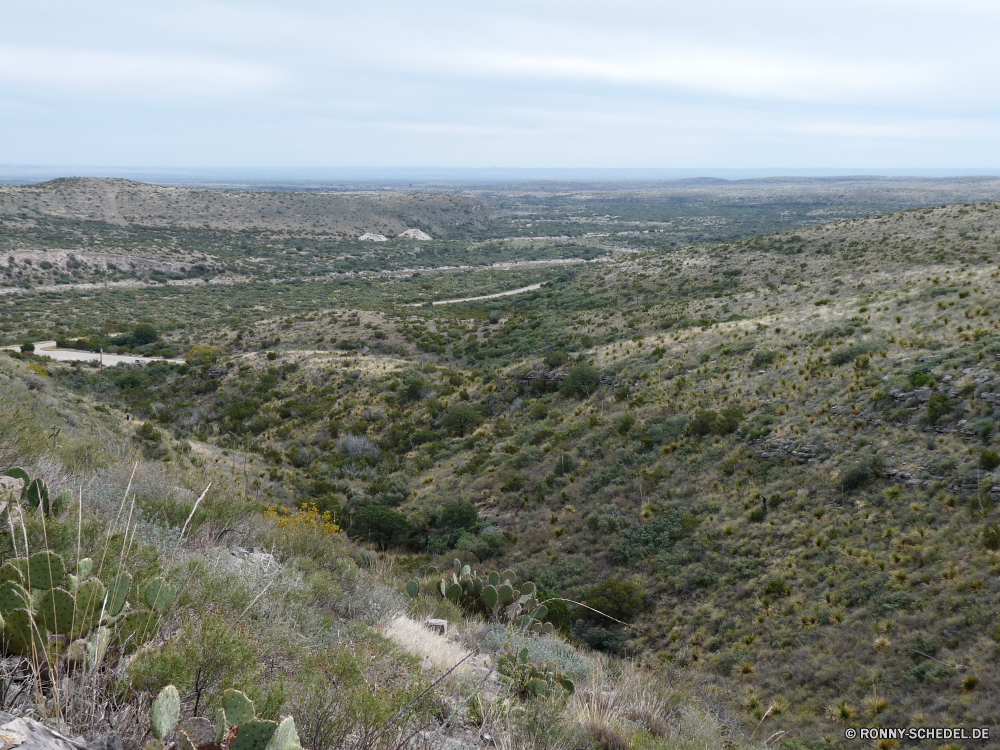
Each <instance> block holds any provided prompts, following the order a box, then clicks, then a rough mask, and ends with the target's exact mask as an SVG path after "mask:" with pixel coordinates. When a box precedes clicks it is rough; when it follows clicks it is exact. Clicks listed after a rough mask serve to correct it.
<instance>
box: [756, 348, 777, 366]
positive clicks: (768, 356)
mask: <svg viewBox="0 0 1000 750" xmlns="http://www.w3.org/2000/svg"><path fill="white" fill-rule="evenodd" d="M751 364H752V365H753V366H754V367H756V368H758V369H759V368H761V367H764V366H766V365H772V364H774V352H769V351H759V352H754V355H753V361H752V363H751Z"/></svg>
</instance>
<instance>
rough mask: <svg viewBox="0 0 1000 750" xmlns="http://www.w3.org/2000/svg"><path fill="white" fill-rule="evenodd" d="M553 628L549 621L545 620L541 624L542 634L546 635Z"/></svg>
mask: <svg viewBox="0 0 1000 750" xmlns="http://www.w3.org/2000/svg"><path fill="white" fill-rule="evenodd" d="M553 630H555V628H554V627H553V626H552V623H551V622H547V623H545V624H544V625H542V635H548V634H549V633H551V632H552V631H553Z"/></svg>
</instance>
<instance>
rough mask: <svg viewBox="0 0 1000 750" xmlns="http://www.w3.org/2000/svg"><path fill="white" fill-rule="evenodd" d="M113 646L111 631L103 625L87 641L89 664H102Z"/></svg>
mask: <svg viewBox="0 0 1000 750" xmlns="http://www.w3.org/2000/svg"><path fill="white" fill-rule="evenodd" d="M110 645H111V630H110V629H108V628H106V627H104V626H103V625H102V626H101V627H99V628H98V629H97V630H95V631H94V632H93V634H92V635H91V636H90V640H88V641H87V663H88V664H91V665H97V664H100V663H101V661H102V660H103V659H104V655H105V654H106V653H107V652H108V646H110Z"/></svg>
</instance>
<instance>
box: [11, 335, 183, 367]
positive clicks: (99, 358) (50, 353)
mask: <svg viewBox="0 0 1000 750" xmlns="http://www.w3.org/2000/svg"><path fill="white" fill-rule="evenodd" d="M3 348H4V349H13V350H15V351H17V350H19V349H20V348H21V347H20V346H18V345H17V344H15V345H14V346H5V347H3ZM34 353H35V354H38V355H43V356H46V357H50V358H51V359H55V360H59V361H60V362H74V361H76V362H103V363H104V365H105V366H106V367H112V366H114V365H117V364H121V363H122V362H124V363H126V364H146V363H147V362H172V363H174V364H177V365H182V364H184V360H183V359H164V358H163V357H140V356H136V355H134V354H107V353H105V354H100V353H99V352H84V351H77V350H76V349H56V342H55V341H38V342H36V343H35V351H34Z"/></svg>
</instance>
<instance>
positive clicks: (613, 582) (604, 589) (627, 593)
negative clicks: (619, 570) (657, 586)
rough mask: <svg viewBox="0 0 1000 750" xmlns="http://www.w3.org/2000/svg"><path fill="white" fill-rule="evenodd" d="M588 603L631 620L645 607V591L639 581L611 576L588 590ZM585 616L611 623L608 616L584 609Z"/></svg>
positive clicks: (602, 610)
mask: <svg viewBox="0 0 1000 750" xmlns="http://www.w3.org/2000/svg"><path fill="white" fill-rule="evenodd" d="M586 603H587V605H588V606H590V607H593V608H594V609H596V610H600V611H601V612H603V613H604V614H605V615H610V616H611V617H613V618H615V619H616V620H621V621H622V622H629V621H631V620H632V619H633V618H634V617H635V616H636V615H637V614H639V613H640V612H641V611H642V610H643V608H644V607H645V592H644V591H643V588H642V584H640V583H639V582H638V581H624V580H622V579H621V578H609V579H608V580H606V581H605V582H604V583H599V584H597V585H596V586H591V587H590V590H589V591H588V592H587V600H586ZM584 612H585V613H586V614H585V615H584V616H585V617H586V618H587V619H589V620H592V621H594V622H597V621H603V623H604V624H613V623H609V621H608V618H607V617H603V616H602V615H599V614H597V613H596V612H590V611H589V610H584Z"/></svg>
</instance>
